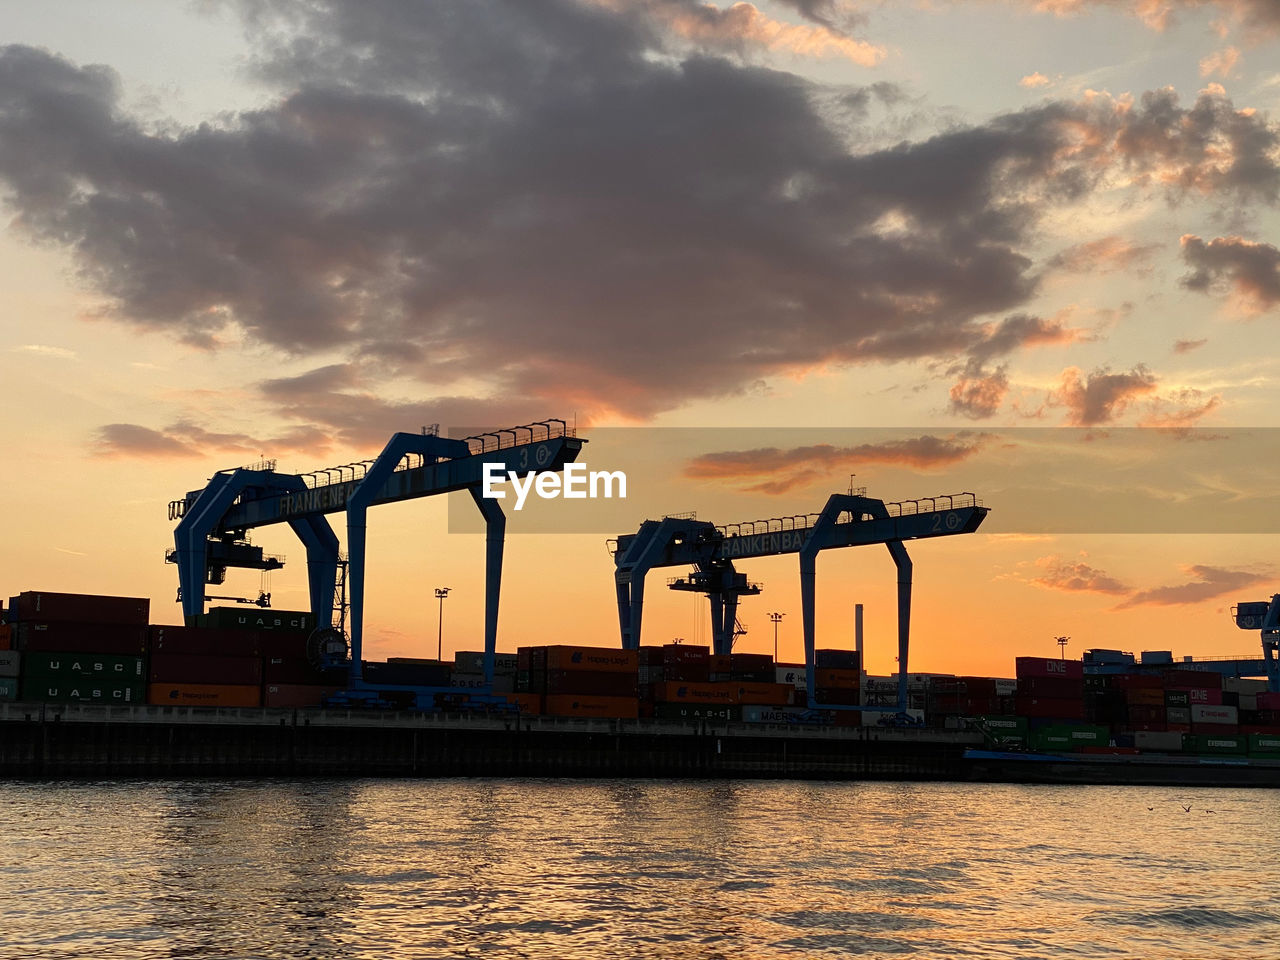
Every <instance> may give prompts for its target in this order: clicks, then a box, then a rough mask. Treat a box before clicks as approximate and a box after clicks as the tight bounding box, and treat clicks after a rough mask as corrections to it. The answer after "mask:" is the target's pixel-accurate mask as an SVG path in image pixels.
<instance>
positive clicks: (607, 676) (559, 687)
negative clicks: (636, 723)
mask: <svg viewBox="0 0 1280 960" xmlns="http://www.w3.org/2000/svg"><path fill="white" fill-rule="evenodd" d="M544 692H545V693H547V694H548V695H552V694H560V693H572V694H594V695H596V696H601V697H634V696H636V676H635V674H633V673H617V672H612V671H608V670H548V671H547V681H546V687H545V688H544Z"/></svg>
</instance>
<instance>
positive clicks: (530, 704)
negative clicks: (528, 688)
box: [507, 693, 542, 717]
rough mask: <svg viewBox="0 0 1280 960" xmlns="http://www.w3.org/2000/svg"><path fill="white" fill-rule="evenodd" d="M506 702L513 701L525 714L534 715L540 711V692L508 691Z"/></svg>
mask: <svg viewBox="0 0 1280 960" xmlns="http://www.w3.org/2000/svg"><path fill="white" fill-rule="evenodd" d="M507 703H514V704H515V705H516V707H518V708H519V710H520V713H521V714H522V715H525V716H530V717H536V716H538V715H539V714H541V713H542V694H540V693H508V694H507Z"/></svg>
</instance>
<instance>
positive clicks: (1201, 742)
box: [1183, 733, 1249, 755]
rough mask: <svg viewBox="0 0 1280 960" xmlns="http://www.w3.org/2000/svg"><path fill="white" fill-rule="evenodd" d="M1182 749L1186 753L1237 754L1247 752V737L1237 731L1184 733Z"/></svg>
mask: <svg viewBox="0 0 1280 960" xmlns="http://www.w3.org/2000/svg"><path fill="white" fill-rule="evenodd" d="M1183 749H1184V750H1186V751H1187V752H1188V753H1198V754H1228V755H1239V754H1244V753H1248V752H1249V738H1248V737H1246V736H1242V735H1241V734H1238V733H1210V734H1186V735H1185V736H1184V737H1183Z"/></svg>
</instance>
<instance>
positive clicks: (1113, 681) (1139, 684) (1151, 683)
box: [1108, 673, 1164, 690]
mask: <svg viewBox="0 0 1280 960" xmlns="http://www.w3.org/2000/svg"><path fill="white" fill-rule="evenodd" d="M1108 686H1109V687H1111V689H1113V690H1162V689H1164V680H1163V679H1162V678H1161V676H1160V674H1158V673H1117V674H1114V675H1112V676H1111V677H1110V683H1109V684H1108Z"/></svg>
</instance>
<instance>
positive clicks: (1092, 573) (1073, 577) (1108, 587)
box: [1031, 555, 1131, 594]
mask: <svg viewBox="0 0 1280 960" xmlns="http://www.w3.org/2000/svg"><path fill="white" fill-rule="evenodd" d="M1036 566H1037V567H1040V568H1041V569H1043V570H1044V571H1045V572H1044V573H1043V574H1042V575H1041V576H1039V577H1036V578H1035V579H1033V580H1032V581H1031V582H1032V583H1034V584H1036V585H1037V586H1041V587H1045V588H1047V589H1050V590H1065V591H1067V592H1069V593H1109V594H1119V593H1128V592H1129V590H1130V589H1131V588H1130V587H1128V586H1126V585H1125V584H1124V583H1123V582H1121V581H1120V580H1117V579H1116V578H1115V577H1112V576H1109V575H1108V574H1107V573H1106V572H1104V571H1102V570H1099V569H1097V568H1096V567H1091V566H1089V564H1087V563H1085V562H1084V561H1082V560H1077V561H1070V560H1064V559H1063V558H1062V557H1060V556H1057V555H1054V556H1048V557H1040V558H1038V559H1037V560H1036Z"/></svg>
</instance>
